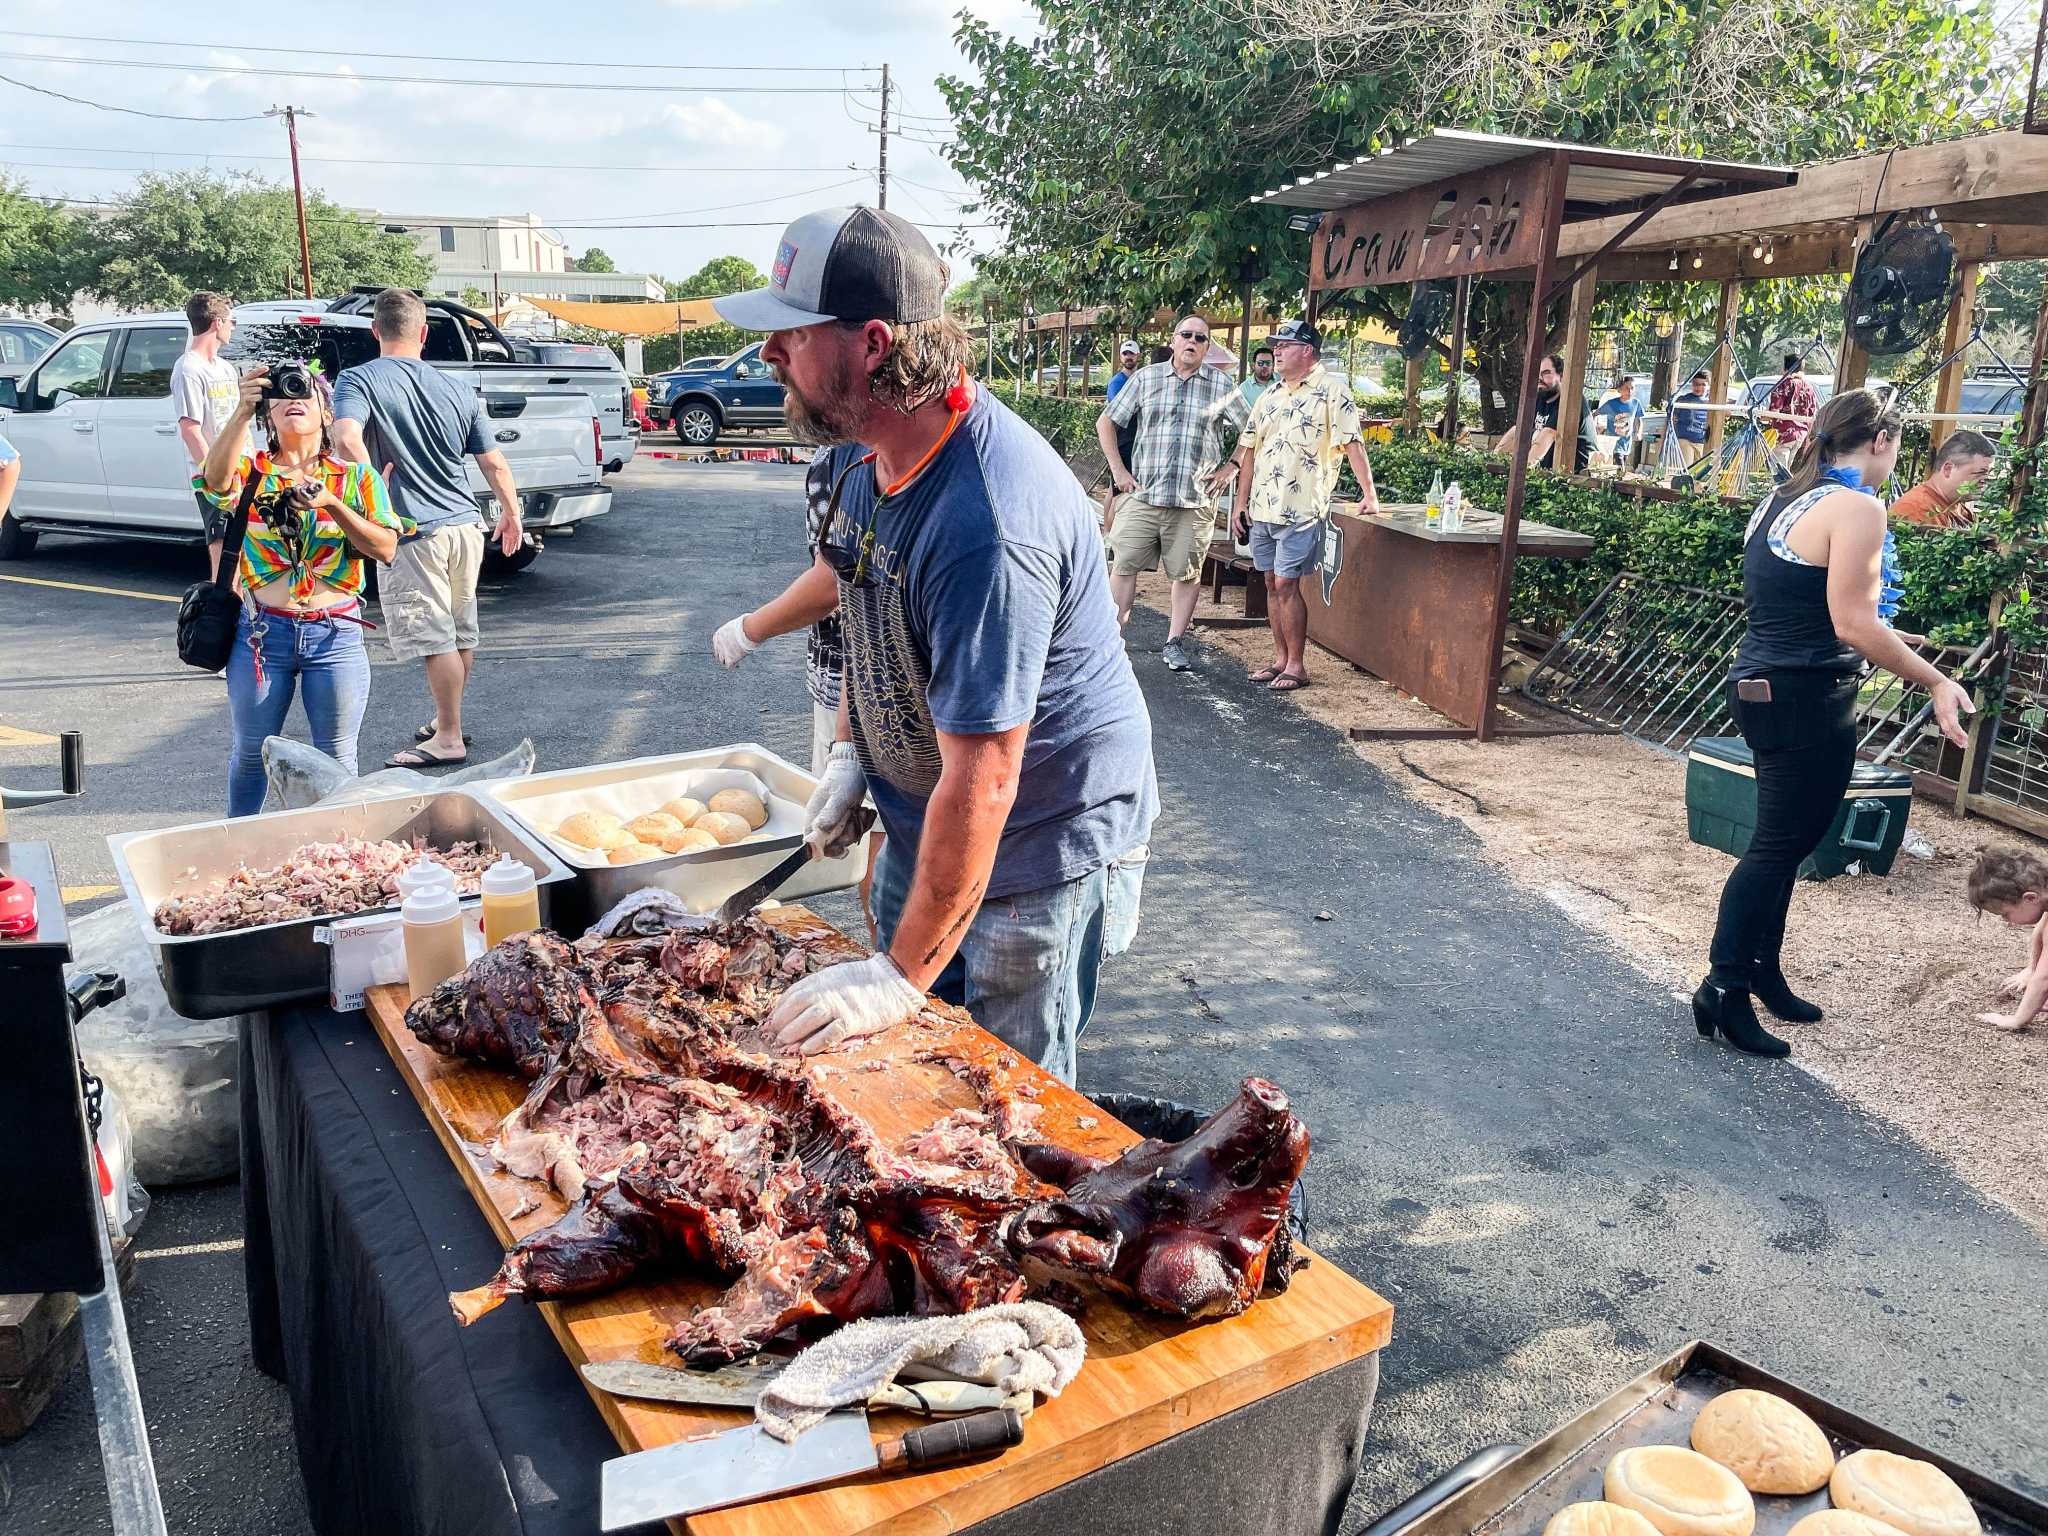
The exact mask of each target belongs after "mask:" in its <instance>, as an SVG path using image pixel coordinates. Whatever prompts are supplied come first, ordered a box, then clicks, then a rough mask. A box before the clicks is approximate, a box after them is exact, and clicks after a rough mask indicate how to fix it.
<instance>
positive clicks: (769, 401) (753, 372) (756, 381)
mask: <svg viewBox="0 0 2048 1536" xmlns="http://www.w3.org/2000/svg"><path fill="white" fill-rule="evenodd" d="M657 390H658V391H660V392H659V393H656V391H657ZM647 414H648V415H649V416H651V417H652V418H653V419H654V420H655V422H656V423H657V424H661V425H666V426H668V427H670V428H672V429H673V430H674V432H675V434H676V440H677V441H678V442H680V443H683V444H685V445H687V446H689V447H691V448H705V447H709V446H710V445H711V444H712V443H714V442H716V441H717V440H718V435H719V433H721V432H725V431H728V430H730V429H732V428H735V427H769V428H773V429H776V430H781V429H783V428H784V427H786V426H787V425H788V423H787V421H785V419H784V417H783V413H782V386H781V385H780V384H778V383H777V382H776V381H775V375H774V373H773V371H772V370H771V369H770V368H769V367H768V365H767V364H766V363H764V362H762V361H761V343H760V342H758V341H757V342H755V343H754V344H753V345H752V346H751V347H746V348H743V349H742V350H740V351H738V352H735V353H734V354H733V355H732V356H731V357H728V358H726V359H724V360H723V361H722V362H720V363H719V365H718V366H717V367H715V368H693V369H690V370H688V371H686V372H677V373H672V374H656V375H655V376H654V378H653V379H650V380H649V381H648V400H647Z"/></svg>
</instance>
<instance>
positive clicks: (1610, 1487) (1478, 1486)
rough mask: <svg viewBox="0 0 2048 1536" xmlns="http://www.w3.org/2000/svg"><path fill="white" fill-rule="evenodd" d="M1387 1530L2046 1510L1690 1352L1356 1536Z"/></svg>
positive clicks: (2000, 1523) (1957, 1529) (1533, 1534)
mask: <svg viewBox="0 0 2048 1536" xmlns="http://www.w3.org/2000/svg"><path fill="white" fill-rule="evenodd" d="M1509 1452H1512V1454H1508V1453H1509ZM1460 1471H1463V1472H1464V1473H1465V1475H1462V1476H1461V1475H1460ZM1473 1474H1478V1475H1476V1476H1475V1475H1473ZM1396 1532H1401V1533H1405V1536H2048V1505H2043V1504H2041V1503H2040V1502H2038V1501H2037V1500H2034V1499H2030V1498H2028V1497H2027V1496H2026V1495H2024V1494H2021V1493H2018V1492H2015V1491H2014V1490H2013V1489H2010V1488H2007V1487H2005V1486H2004V1485H2002V1484H2000V1483H1996V1482H1993V1481H1992V1480H1991V1479H1990V1478H1988V1477H1985V1476H1984V1475H1983V1474H1981V1473H1978V1472H1973V1471H1972V1470H1970V1469H1969V1468H1968V1467H1964V1466H1961V1465H1959V1464H1957V1463H1955V1462H1952V1461H1949V1460H1946V1459H1945V1458H1943V1457H1941V1456H1937V1455H1935V1454H1933V1453H1932V1452H1930V1451H1926V1450H1923V1449H1922V1448H1921V1447H1919V1446H1916V1445H1914V1444H1912V1443H1911V1442H1910V1441H1907V1440H1905V1439H1902V1438H1901V1437H1900V1436H1898V1435H1894V1434H1892V1433H1890V1432H1889V1431H1887V1430H1884V1429H1881V1428H1879V1427H1878V1426H1877V1425H1875V1424H1872V1423H1869V1422H1868V1421H1866V1420H1864V1419H1861V1418H1858V1417H1857V1416H1856V1415H1854V1414H1852V1413H1850V1412H1848V1411H1847V1410H1845V1409H1842V1408H1839V1407H1837V1406H1835V1405H1834V1404H1833V1403H1830V1402H1828V1401H1827V1400H1826V1399H1824V1398H1820V1397H1816V1396H1814V1395H1813V1394H1812V1393H1811V1392H1807V1391H1804V1390H1802V1389H1801V1388H1799V1387H1795V1386H1793V1385H1792V1384H1791V1383H1789V1382H1786V1381H1781V1380H1779V1379H1778V1378H1777V1377H1775V1376H1772V1375H1771V1374H1770V1373H1769V1372H1767V1371H1764V1370H1762V1369H1760V1368H1759V1367H1757V1366H1754V1365H1751V1364H1750V1363H1749V1362H1748V1361H1746V1360H1742V1359H1740V1358H1738V1357H1736V1356H1734V1355H1731V1354H1729V1353H1728V1352H1727V1351H1725V1350H1723V1349H1720V1348H1718V1347H1717V1346H1715V1345H1713V1344H1708V1343H1705V1342H1694V1343H1691V1344H1688V1345H1686V1346H1685V1347H1684V1348H1683V1349H1680V1350H1679V1351H1677V1353H1675V1354H1673V1355H1671V1356H1670V1357H1669V1358H1667V1359H1665V1360H1663V1361H1661V1362H1659V1363H1658V1364H1657V1365H1656V1366H1655V1367H1653V1368H1652V1369H1651V1370H1649V1371H1647V1372H1645V1373H1644V1374H1643V1375H1641V1376H1639V1377H1637V1378H1636V1379H1635V1380H1634V1381H1632V1382H1630V1383H1629V1384H1628V1385H1627V1386H1626V1387H1623V1388H1622V1389H1621V1390H1620V1391H1619V1392H1616V1393H1615V1394H1613V1395H1612V1396H1611V1397H1609V1398H1607V1399H1606V1400H1605V1401H1604V1402H1601V1403H1599V1404H1598V1405H1597V1406H1595V1407H1593V1408H1591V1409H1589V1410H1588V1411H1587V1412H1585V1413H1583V1414H1581V1415H1580V1416H1579V1417H1578V1418H1576V1419H1574V1420H1572V1422H1571V1423H1569V1424H1567V1425H1565V1426H1564V1427H1563V1428H1562V1429H1558V1430H1555V1431H1553V1432H1552V1433H1550V1434H1549V1435H1546V1436H1545V1437H1544V1438H1543V1439H1541V1440H1539V1441H1537V1442H1536V1443H1535V1444H1534V1445H1530V1446H1527V1447H1525V1448H1523V1449H1521V1450H1519V1451H1515V1450H1514V1449H1513V1448H1512V1447H1497V1448H1495V1450H1493V1451H1491V1452H1482V1453H1481V1454H1480V1456H1477V1457H1474V1458H1473V1460H1472V1462H1470V1463H1468V1464H1467V1467H1466V1468H1465V1469H1460V1470H1458V1471H1453V1472H1452V1473H1450V1474H1447V1475H1446V1476H1445V1477H1444V1478H1442V1479H1439V1481H1438V1483H1437V1484H1435V1485H1433V1486H1432V1489H1431V1490H1427V1491H1425V1493H1423V1494H1420V1495H1417V1496H1416V1497H1415V1498H1413V1499H1411V1500H1409V1501H1408V1502H1407V1503H1406V1504H1404V1505H1402V1506H1401V1508H1400V1509H1398V1510H1395V1511H1393V1512H1392V1513H1391V1514H1389V1515H1388V1516H1386V1517H1385V1518H1383V1519H1382V1520H1381V1521H1379V1522H1378V1523H1377V1524H1375V1525H1374V1526H1373V1527H1372V1528H1371V1529H1370V1531H1369V1532H1368V1533H1367V1536H1395V1533H1396Z"/></svg>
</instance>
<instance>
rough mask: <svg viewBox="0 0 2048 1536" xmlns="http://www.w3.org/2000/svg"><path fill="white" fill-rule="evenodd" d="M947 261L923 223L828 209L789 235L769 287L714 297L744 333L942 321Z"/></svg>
mask: <svg viewBox="0 0 2048 1536" xmlns="http://www.w3.org/2000/svg"><path fill="white" fill-rule="evenodd" d="M946 278H947V268H946V264H945V262H943V261H941V260H940V259H939V253H938V252H937V251H935V250H933V249H932V243H931V242H930V241H929V240H927V239H925V237H924V236H923V235H922V234H921V233H919V232H918V228H917V226H916V225H914V224H912V223H911V222H910V221H909V220H907V219H902V218H898V217H897V216H896V215H895V214H893V213H885V212H883V211H882V210H881V209H879V208H821V209H819V210H818V211H817V212H816V213H807V214H805V215H804V216H803V217H802V218H800V219H798V220H797V221H796V222H795V223H793V224H791V225H790V226H789V228H787V229H785V230H784V231H783V232H782V243H781V244H780V245H778V246H777V247H776V249H775V265H774V266H773V267H772V268H770V269H769V274H768V286H767V287H765V288H749V289H748V290H747V291H746V292H744V293H729V294H727V295H726V296H725V297H724V298H722V299H713V300H712V301H711V307H712V308H713V309H715V310H717V311H718V314H719V317H720V318H721V319H723V320H725V321H726V322H727V323H729V324H731V325H736V326H738V327H739V328H740V329H741V330H743V331H786V330H790V329H793V328H794V327H796V326H800V325H817V324H820V323H821V322H823V321H826V320H890V321H894V322H896V323H898V324H904V325H908V324H911V323H914V322H916V321H919V320H936V319H938V318H939V317H940V316H941V315H943V314H944V313H945V310H946Z"/></svg>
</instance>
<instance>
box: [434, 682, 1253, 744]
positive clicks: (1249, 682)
mask: <svg viewBox="0 0 2048 1536" xmlns="http://www.w3.org/2000/svg"><path fill="white" fill-rule="evenodd" d="M1279 675H1280V669H1279V668H1278V667H1261V668H1259V670H1258V671H1256V672H1249V673H1247V674H1245V681H1246V682H1248V683H1270V682H1272V681H1273V679H1274V678H1276V677H1278V676H1279ZM421 739H422V740H425V738H424V737H422V738H421Z"/></svg>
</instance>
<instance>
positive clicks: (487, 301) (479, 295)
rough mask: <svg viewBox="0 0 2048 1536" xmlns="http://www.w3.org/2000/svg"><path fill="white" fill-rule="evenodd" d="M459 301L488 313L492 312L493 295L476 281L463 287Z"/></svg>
mask: <svg viewBox="0 0 2048 1536" xmlns="http://www.w3.org/2000/svg"><path fill="white" fill-rule="evenodd" d="M458 302H460V303H463V304H466V305H468V306H469V307H470V308H471V309H477V310H482V311H483V312H484V313H485V314H487V315H488V314H489V313H490V312H491V296H490V295H489V294H488V293H485V292H484V291H483V289H481V288H479V287H477V286H476V284H474V283H470V284H468V285H466V286H465V287H464V288H463V290H462V293H461V296H460V298H459V300H458Z"/></svg>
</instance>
